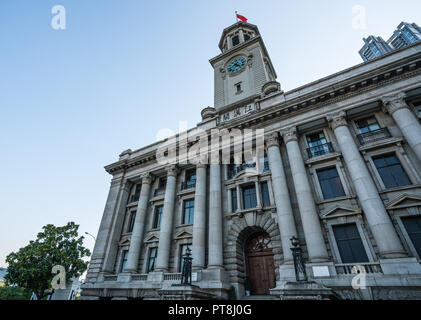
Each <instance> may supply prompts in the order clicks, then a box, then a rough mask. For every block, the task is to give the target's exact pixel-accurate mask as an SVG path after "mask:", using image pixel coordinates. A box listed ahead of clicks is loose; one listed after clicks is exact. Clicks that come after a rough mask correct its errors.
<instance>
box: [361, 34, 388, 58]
mask: <svg viewBox="0 0 421 320" xmlns="http://www.w3.org/2000/svg"><path fill="white" fill-rule="evenodd" d="M363 41H364V46H363V47H362V48H361V50H360V52H359V53H360V56H361V58H363V60H364V61H370V60H373V59H376V58H378V57H380V56H382V55H384V54H386V53H389V52H391V51H392V50H393V49H392V48H391V47H390V46H389V44H388V43H387V42H386V41H384V39H383V38H382V37H375V36H368V37H367V39H366V38H363Z"/></svg>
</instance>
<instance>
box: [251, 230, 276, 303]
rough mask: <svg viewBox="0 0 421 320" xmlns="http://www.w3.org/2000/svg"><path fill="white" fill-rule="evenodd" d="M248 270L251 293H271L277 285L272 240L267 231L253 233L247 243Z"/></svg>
mask: <svg viewBox="0 0 421 320" xmlns="http://www.w3.org/2000/svg"><path fill="white" fill-rule="evenodd" d="M245 256H246V269H247V270H246V271H247V277H248V279H249V280H250V284H251V294H255V295H266V294H270V292H269V289H271V288H273V287H275V263H274V259H273V252H272V242H271V239H270V237H269V235H268V234H267V233H266V232H260V233H257V234H253V235H252V236H251V237H250V238H249V239H248V240H247V241H246V245H245Z"/></svg>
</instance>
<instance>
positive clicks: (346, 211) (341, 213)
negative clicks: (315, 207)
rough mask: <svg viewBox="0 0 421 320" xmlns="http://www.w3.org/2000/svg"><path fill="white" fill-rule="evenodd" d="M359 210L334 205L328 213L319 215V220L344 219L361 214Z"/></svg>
mask: <svg viewBox="0 0 421 320" xmlns="http://www.w3.org/2000/svg"><path fill="white" fill-rule="evenodd" d="M361 212H362V211H361V209H360V208H351V207H347V206H342V205H336V206H334V207H333V208H330V209H329V210H328V211H326V212H324V213H322V214H321V217H320V218H321V219H333V218H338V217H345V216H351V215H359V214H361Z"/></svg>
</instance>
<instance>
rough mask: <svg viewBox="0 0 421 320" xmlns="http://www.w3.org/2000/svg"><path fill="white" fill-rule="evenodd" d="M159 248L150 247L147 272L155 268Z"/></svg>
mask: <svg viewBox="0 0 421 320" xmlns="http://www.w3.org/2000/svg"><path fill="white" fill-rule="evenodd" d="M157 253H158V248H150V249H149V258H148V266H147V267H148V268H147V270H146V272H151V271H154V270H155V260H156V257H157Z"/></svg>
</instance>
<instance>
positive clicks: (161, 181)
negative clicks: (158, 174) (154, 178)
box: [159, 178, 167, 188]
mask: <svg viewBox="0 0 421 320" xmlns="http://www.w3.org/2000/svg"><path fill="white" fill-rule="evenodd" d="M166 185H167V178H161V179H159V188H165V187H166Z"/></svg>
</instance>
